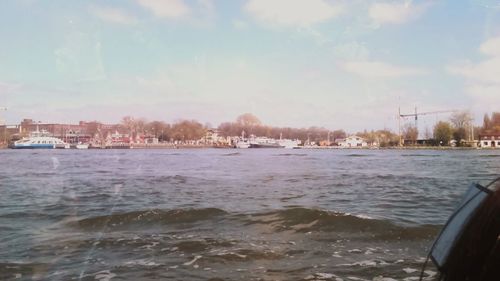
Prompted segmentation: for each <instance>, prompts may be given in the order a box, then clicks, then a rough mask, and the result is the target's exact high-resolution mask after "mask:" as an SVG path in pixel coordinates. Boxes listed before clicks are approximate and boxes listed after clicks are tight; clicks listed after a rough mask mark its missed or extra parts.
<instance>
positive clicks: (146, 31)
mask: <svg viewBox="0 0 500 281" xmlns="http://www.w3.org/2000/svg"><path fill="white" fill-rule="evenodd" d="M0 38H1V41H0V107H1V106H4V107H8V111H7V112H3V113H2V115H3V116H1V118H3V119H6V121H7V123H9V124H14V123H18V122H19V121H20V120H21V119H22V118H33V119H36V120H40V121H45V122H77V121H79V120H101V121H104V122H118V121H119V120H120V119H121V117H123V116H125V115H133V116H136V117H145V118H147V119H149V120H155V119H156V120H164V121H167V122H173V121H175V120H177V119H180V118H188V119H197V120H199V121H200V122H203V123H205V122H209V123H211V124H212V125H215V126H216V125H218V124H219V123H220V122H223V121H231V120H234V119H235V118H236V117H237V116H238V115H239V114H241V113H245V112H252V113H254V114H255V115H257V116H258V117H259V118H260V119H261V120H262V121H263V122H264V123H266V124H270V125H276V126H293V127H308V126H313V125H315V126H324V127H326V128H331V129H339V128H343V129H345V130H347V131H349V132H356V131H359V130H363V129H381V128H389V129H392V130H396V124H397V119H396V114H397V108H398V105H401V109H402V111H403V112H404V113H406V112H408V113H410V112H411V111H413V110H414V107H418V110H419V111H421V112H425V111H434V110H452V109H454V110H457V109H458V110H469V111H471V113H472V114H473V115H474V117H475V119H476V120H475V122H476V123H477V124H481V123H482V116H483V115H484V114H485V113H487V112H491V111H494V110H496V111H498V110H500V106H499V105H500V1H493V0H461V1H456V0H454V1H452V0H447V1H446V0H442V1H440V0H435V1H430V0H429V1H426V0H422V1H410V0H406V1H370V0H124V1H112V0H110V1H97V0H95V1H83V0H82V1H77V0H75V1H63V0H54V1H42V0H5V1H2V3H1V4H0ZM446 118H447V115H446V114H443V115H439V116H435V115H431V116H428V117H423V118H422V119H421V122H420V126H421V128H420V129H421V131H423V130H424V129H425V127H432V126H433V124H434V123H435V122H436V120H438V119H446Z"/></svg>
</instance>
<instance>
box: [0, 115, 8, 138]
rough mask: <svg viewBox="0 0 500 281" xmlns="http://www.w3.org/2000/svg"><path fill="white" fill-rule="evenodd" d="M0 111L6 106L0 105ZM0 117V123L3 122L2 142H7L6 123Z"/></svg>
mask: <svg viewBox="0 0 500 281" xmlns="http://www.w3.org/2000/svg"><path fill="white" fill-rule="evenodd" d="M0 111H7V107H0ZM2 121H3V120H2V119H1V118H0V124H1V123H3V143H7V123H6V122H5V121H3V122H2Z"/></svg>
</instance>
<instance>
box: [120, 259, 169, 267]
mask: <svg viewBox="0 0 500 281" xmlns="http://www.w3.org/2000/svg"><path fill="white" fill-rule="evenodd" d="M125 265H126V266H134V265H141V266H159V265H161V264H158V263H156V262H154V261H150V260H147V259H139V260H132V261H128V262H126V263H125Z"/></svg>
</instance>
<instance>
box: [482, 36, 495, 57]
mask: <svg viewBox="0 0 500 281" xmlns="http://www.w3.org/2000/svg"><path fill="white" fill-rule="evenodd" d="M479 50H480V51H481V52H482V53H483V54H485V55H490V56H500V36H499V37H496V38H490V39H488V40H486V41H485V42H484V43H483V44H481V46H480V47H479Z"/></svg>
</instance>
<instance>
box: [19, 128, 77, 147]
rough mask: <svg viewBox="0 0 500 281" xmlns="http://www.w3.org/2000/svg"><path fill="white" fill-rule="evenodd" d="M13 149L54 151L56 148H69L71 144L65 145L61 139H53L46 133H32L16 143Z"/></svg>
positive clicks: (43, 131)
mask: <svg viewBox="0 0 500 281" xmlns="http://www.w3.org/2000/svg"><path fill="white" fill-rule="evenodd" d="M12 148H15V149H22V148H25V149H34V148H45V149H54V148H69V144H67V143H65V142H64V141H62V140H61V139H58V138H54V137H51V136H50V134H49V133H48V132H47V131H45V130H42V131H38V129H37V130H36V131H35V132H32V133H31V134H30V136H29V137H27V138H22V139H20V140H18V141H16V142H14V145H13V146H12Z"/></svg>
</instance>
